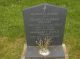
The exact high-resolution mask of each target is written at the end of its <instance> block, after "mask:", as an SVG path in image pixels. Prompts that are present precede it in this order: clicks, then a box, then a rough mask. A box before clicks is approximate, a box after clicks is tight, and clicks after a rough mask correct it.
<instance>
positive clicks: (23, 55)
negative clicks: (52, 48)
mask: <svg viewBox="0 0 80 59" xmlns="http://www.w3.org/2000/svg"><path fill="white" fill-rule="evenodd" d="M62 46H63V49H64V52H65V59H69V58H68V52H67V49H66V45H65V44H62ZM26 49H27V44H24V48H23V52H22V55H21V59H25V53H26Z"/></svg>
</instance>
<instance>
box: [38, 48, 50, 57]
mask: <svg viewBox="0 0 80 59" xmlns="http://www.w3.org/2000/svg"><path fill="white" fill-rule="evenodd" d="M39 54H41V55H43V56H47V55H49V54H50V51H49V50H48V49H45V48H43V49H40V50H39Z"/></svg>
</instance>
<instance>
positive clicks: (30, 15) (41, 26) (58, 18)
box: [24, 4, 66, 46]
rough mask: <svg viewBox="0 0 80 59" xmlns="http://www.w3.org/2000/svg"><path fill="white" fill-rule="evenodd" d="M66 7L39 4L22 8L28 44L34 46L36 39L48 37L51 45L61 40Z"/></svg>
mask: <svg viewBox="0 0 80 59" xmlns="http://www.w3.org/2000/svg"><path fill="white" fill-rule="evenodd" d="M65 20H66V9H64V8H60V7H57V6H53V5H50V4H41V5H38V6H34V7H31V8H27V9H25V10H24V23H25V31H26V39H27V45H28V46H36V42H35V41H37V40H38V39H42V38H44V37H47V36H48V37H50V38H51V41H52V43H51V44H50V46H53V45H61V44H62V42H63V35H64V28H65Z"/></svg>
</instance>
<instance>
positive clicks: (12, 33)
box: [0, 0, 80, 59]
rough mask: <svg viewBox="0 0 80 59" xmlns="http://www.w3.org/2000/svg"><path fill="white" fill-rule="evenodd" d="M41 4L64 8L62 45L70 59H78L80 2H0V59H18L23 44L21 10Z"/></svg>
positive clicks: (79, 55) (55, 0)
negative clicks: (65, 12)
mask: <svg viewBox="0 0 80 59" xmlns="http://www.w3.org/2000/svg"><path fill="white" fill-rule="evenodd" d="M43 2H47V3H50V4H53V5H57V6H61V7H65V8H66V9H67V20H66V27H65V33H64V43H65V44H66V45H67V50H68V53H69V58H70V59H80V0H0V59H20V56H21V53H22V49H23V45H24V43H25V32H24V22H23V9H24V8H27V7H31V6H34V5H37V4H40V3H43Z"/></svg>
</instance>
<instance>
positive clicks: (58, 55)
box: [21, 44, 68, 59]
mask: <svg viewBox="0 0 80 59" xmlns="http://www.w3.org/2000/svg"><path fill="white" fill-rule="evenodd" d="M49 51H50V54H49V55H48V56H46V57H45V56H42V55H40V54H39V49H38V47H36V46H27V45H26V44H25V45H24V50H23V54H22V56H21V59H44V58H45V59H68V54H67V52H66V47H65V44H62V45H56V46H49Z"/></svg>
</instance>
